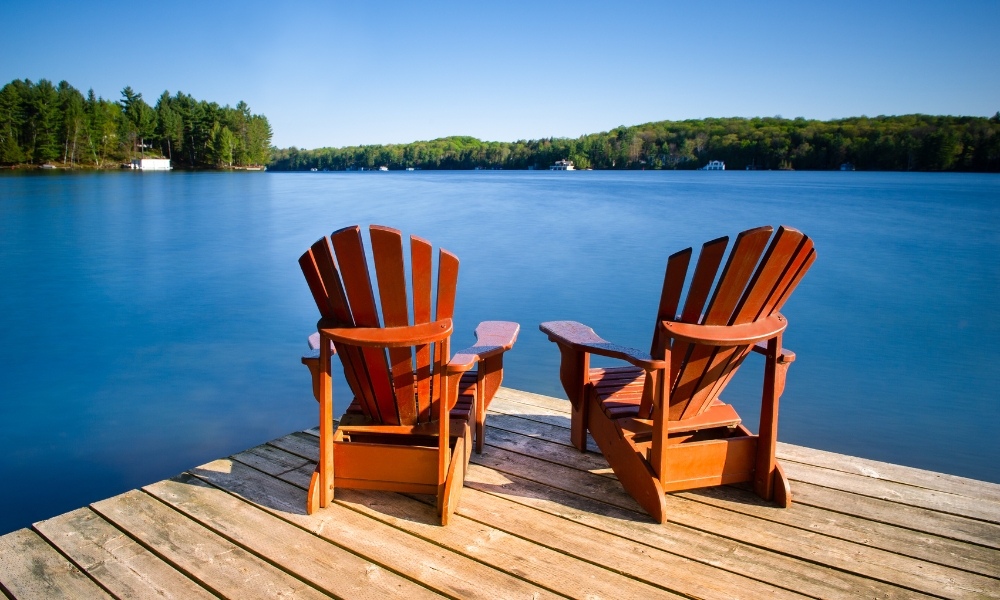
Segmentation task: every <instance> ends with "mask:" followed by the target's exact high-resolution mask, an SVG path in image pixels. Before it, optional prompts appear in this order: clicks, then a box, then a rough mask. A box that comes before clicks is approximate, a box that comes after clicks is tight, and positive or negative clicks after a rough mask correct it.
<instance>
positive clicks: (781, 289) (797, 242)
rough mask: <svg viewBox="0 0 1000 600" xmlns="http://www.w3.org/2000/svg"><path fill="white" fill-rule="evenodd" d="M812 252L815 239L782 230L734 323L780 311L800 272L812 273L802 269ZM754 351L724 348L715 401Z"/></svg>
mask: <svg viewBox="0 0 1000 600" xmlns="http://www.w3.org/2000/svg"><path fill="white" fill-rule="evenodd" d="M812 249H813V242H812V240H810V239H809V238H807V237H806V236H805V235H803V234H802V233H801V232H799V231H796V230H794V229H791V228H787V227H780V228H778V233H776V234H775V237H774V241H772V242H771V246H770V247H769V248H768V251H767V253H766V254H765V255H764V258H763V259H762V260H761V266H760V267H759V268H758V269H757V273H756V274H755V275H754V279H753V280H751V282H750V284H749V285H748V286H747V291H746V293H745V294H744V299H743V301H741V303H740V307H739V308H738V309H737V311H736V313H735V314H734V315H733V318H732V319H731V321H732V324H734V325H740V324H743V323H751V322H753V321H754V320H756V319H759V318H764V317H769V316H771V315H772V314H773V313H774V312H776V311H777V310H779V309H780V308H781V307H780V306H779V301H780V300H781V299H782V298H787V297H788V294H789V293H790V289H789V288H790V286H791V285H792V283H793V282H796V281H797V280H796V279H795V277H796V275H797V274H799V273H800V272H801V274H805V270H808V268H809V267H808V266H805V270H801V269H802V267H803V266H804V263H805V262H806V261H807V260H808V258H809V256H810V254H812V253H813V250H812ZM809 264H810V265H811V264H812V263H811V262H809ZM752 350H753V348H752V347H750V346H739V347H737V348H723V349H720V351H719V353H718V354H717V358H718V359H719V360H724V361H725V362H724V363H723V365H724V366H723V369H722V375H721V376H719V377H718V379H717V381H716V383H715V386H714V388H713V389H712V390H711V392H710V393H711V397H712V398H713V399H714V398H716V397H717V396H718V395H719V394H720V393H721V392H722V390H723V389H725V387H726V385H728V384H729V380H730V379H732V377H733V375H734V374H735V373H736V370H737V369H739V367H740V365H742V364H743V360H744V359H746V357H747V356H749V355H750V352H751V351H752Z"/></svg>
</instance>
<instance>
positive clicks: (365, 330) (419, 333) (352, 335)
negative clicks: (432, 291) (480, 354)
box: [316, 319, 451, 348]
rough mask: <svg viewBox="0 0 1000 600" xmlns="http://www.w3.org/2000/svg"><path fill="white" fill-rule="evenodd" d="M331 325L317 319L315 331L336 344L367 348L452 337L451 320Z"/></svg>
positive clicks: (416, 344)
mask: <svg viewBox="0 0 1000 600" xmlns="http://www.w3.org/2000/svg"><path fill="white" fill-rule="evenodd" d="M332 324H333V321H332V320H331V321H327V319H320V321H319V323H317V325H316V329H318V330H319V332H320V333H321V334H323V335H325V336H327V337H329V338H330V339H331V340H333V341H335V342H341V343H343V344H348V345H350V346H364V347H368V348H401V347H405V346H422V345H424V344H431V343H433V342H439V341H441V340H443V339H444V338H446V337H448V336H449V335H451V319H441V320H440V321H434V322H433V323H421V324H420V325H409V326H407V327H330V325H332Z"/></svg>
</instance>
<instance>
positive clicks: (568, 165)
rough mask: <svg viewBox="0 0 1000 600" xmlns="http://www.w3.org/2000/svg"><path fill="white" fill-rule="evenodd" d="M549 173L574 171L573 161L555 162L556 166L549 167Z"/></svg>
mask: <svg viewBox="0 0 1000 600" xmlns="http://www.w3.org/2000/svg"><path fill="white" fill-rule="evenodd" d="M549 170H550V171H575V170H576V167H574V166H573V161H571V160H565V159H563V160H557V161H556V164H554V165H552V166H551V167H549Z"/></svg>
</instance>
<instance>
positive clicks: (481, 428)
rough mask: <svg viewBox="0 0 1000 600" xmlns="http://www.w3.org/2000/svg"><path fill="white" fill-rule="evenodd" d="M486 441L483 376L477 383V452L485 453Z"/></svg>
mask: <svg viewBox="0 0 1000 600" xmlns="http://www.w3.org/2000/svg"><path fill="white" fill-rule="evenodd" d="M485 443H486V397H485V394H484V390H483V378H482V377H480V378H479V382H478V383H477V385H476V454H482V453H483V444H485Z"/></svg>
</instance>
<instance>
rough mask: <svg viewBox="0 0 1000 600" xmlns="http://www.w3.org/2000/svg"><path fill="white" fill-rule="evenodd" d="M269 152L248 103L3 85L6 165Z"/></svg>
mask: <svg viewBox="0 0 1000 600" xmlns="http://www.w3.org/2000/svg"><path fill="white" fill-rule="evenodd" d="M270 153H271V125H270V124H269V123H268V121H267V117H265V116H264V115H257V114H253V113H251V112H250V107H249V106H247V105H246V103H245V102H240V103H238V104H237V105H236V107H235V108H232V107H230V106H229V105H225V106H219V105H218V104H216V103H215V102H206V101H204V100H195V99H194V98H193V97H191V95H189V94H183V93H181V92H177V93H176V94H174V95H173V96H171V95H170V93H169V92H163V94H161V95H160V97H159V98H158V99H157V101H156V104H155V105H154V106H150V105H149V104H148V103H147V102H146V101H145V100H144V99H143V97H142V94H140V93H136V92H135V91H133V90H132V88H131V87H126V88H125V89H123V90H122V92H121V98H120V99H119V100H118V101H111V100H106V99H104V98H101V97H100V96H96V95H95V94H94V90H90V91H89V92H88V93H87V95H86V96H84V95H83V94H81V93H80V91H79V90H77V89H76V88H74V87H73V86H71V85H70V84H68V83H67V82H65V81H61V82H59V83H58V84H57V85H53V84H52V82H51V81H48V80H46V79H40V80H39V81H38V82H37V83H32V82H31V81H30V80H27V79H25V80H17V79H15V80H14V81H11V82H10V83H8V84H6V85H5V86H3V88H2V89H0V164H3V165H14V166H25V167H39V166H43V165H44V166H47V167H66V168H70V167H88V168H118V167H119V166H120V165H121V164H122V163H129V162H130V161H131V160H133V159H136V158H139V157H145V158H168V159H170V161H171V164H172V165H173V166H174V167H180V168H240V167H247V166H252V165H263V164H264V163H266V162H267V161H268V158H269V157H270Z"/></svg>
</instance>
